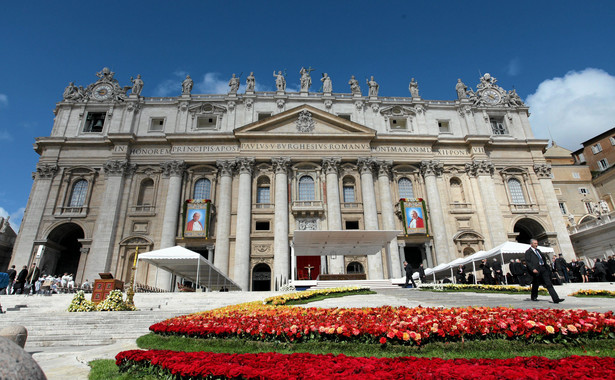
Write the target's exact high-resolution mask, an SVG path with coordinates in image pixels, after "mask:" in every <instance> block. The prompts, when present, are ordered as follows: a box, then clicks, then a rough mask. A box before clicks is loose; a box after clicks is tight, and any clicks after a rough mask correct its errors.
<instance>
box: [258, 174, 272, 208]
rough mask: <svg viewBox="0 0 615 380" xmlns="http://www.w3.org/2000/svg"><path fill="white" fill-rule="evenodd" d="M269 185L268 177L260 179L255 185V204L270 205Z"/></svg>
mask: <svg viewBox="0 0 615 380" xmlns="http://www.w3.org/2000/svg"><path fill="white" fill-rule="evenodd" d="M270 189H271V185H270V182H269V178H268V177H260V178H259V179H258V181H257V185H256V203H271V190H270Z"/></svg>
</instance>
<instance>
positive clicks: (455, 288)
mask: <svg viewBox="0 0 615 380" xmlns="http://www.w3.org/2000/svg"><path fill="white" fill-rule="evenodd" d="M420 289H421V290H433V291H439V292H483V293H522V294H530V291H531V290H532V288H531V287H530V286H519V285H482V284H421V286H420ZM538 293H539V294H541V295H547V294H549V293H547V289H545V288H544V287H542V286H541V287H539V288H538Z"/></svg>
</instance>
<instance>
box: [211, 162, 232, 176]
mask: <svg viewBox="0 0 615 380" xmlns="http://www.w3.org/2000/svg"><path fill="white" fill-rule="evenodd" d="M216 166H217V167H218V170H219V171H220V175H221V176H226V177H232V176H233V169H234V168H235V161H233V160H218V161H216Z"/></svg>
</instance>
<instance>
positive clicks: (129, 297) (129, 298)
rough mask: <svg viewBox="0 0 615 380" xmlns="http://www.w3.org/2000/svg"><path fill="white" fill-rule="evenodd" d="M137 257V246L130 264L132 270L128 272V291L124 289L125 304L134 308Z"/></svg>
mask: <svg viewBox="0 0 615 380" xmlns="http://www.w3.org/2000/svg"><path fill="white" fill-rule="evenodd" d="M138 256H139V246H137V248H136V249H135V259H134V261H133V263H132V270H131V271H130V282H129V283H128V289H126V304H128V305H130V306H134V305H135V302H134V300H133V298H134V296H135V291H134V284H135V271H136V270H137V257H138Z"/></svg>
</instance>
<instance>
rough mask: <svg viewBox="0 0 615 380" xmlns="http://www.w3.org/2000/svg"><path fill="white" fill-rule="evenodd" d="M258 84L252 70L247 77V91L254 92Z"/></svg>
mask: <svg viewBox="0 0 615 380" xmlns="http://www.w3.org/2000/svg"><path fill="white" fill-rule="evenodd" d="M255 85H256V79H254V72H253V71H252V72H250V75H248V77H247V78H246V92H254V87H255Z"/></svg>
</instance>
